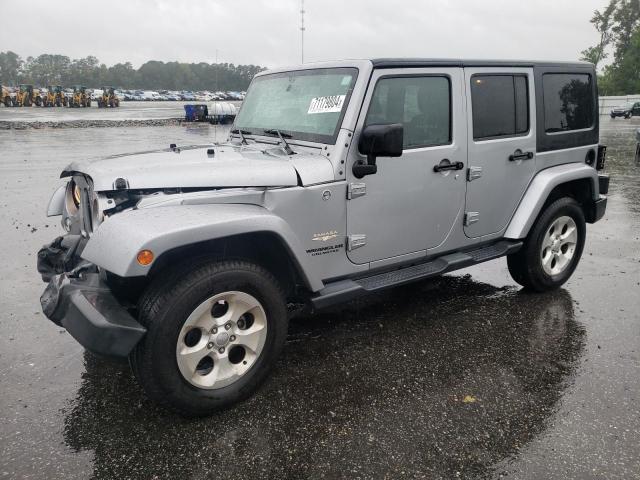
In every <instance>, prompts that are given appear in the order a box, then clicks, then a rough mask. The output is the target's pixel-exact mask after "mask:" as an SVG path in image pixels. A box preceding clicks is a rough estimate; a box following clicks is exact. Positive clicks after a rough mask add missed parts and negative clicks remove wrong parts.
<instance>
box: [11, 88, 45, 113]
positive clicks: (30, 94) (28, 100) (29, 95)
mask: <svg viewBox="0 0 640 480" xmlns="http://www.w3.org/2000/svg"><path fill="white" fill-rule="evenodd" d="M34 104H35V105H36V106H38V107H39V106H41V105H42V97H41V96H40V90H38V89H37V88H33V85H27V84H22V85H20V88H19V89H18V91H17V92H16V96H15V97H14V99H13V106H14V107H31V106H33V105H34Z"/></svg>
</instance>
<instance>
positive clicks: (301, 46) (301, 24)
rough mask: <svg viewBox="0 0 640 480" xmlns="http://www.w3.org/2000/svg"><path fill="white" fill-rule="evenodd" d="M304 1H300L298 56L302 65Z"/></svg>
mask: <svg viewBox="0 0 640 480" xmlns="http://www.w3.org/2000/svg"><path fill="white" fill-rule="evenodd" d="M304 30H305V28H304V0H300V56H301V58H302V63H304Z"/></svg>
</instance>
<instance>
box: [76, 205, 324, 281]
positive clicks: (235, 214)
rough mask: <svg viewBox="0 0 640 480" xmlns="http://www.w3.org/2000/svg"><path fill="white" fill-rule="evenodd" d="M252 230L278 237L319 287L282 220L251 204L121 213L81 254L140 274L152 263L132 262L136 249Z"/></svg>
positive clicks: (158, 250) (159, 249)
mask: <svg viewBox="0 0 640 480" xmlns="http://www.w3.org/2000/svg"><path fill="white" fill-rule="evenodd" d="M252 232H270V233H273V234H275V235H277V236H278V237H280V238H281V239H282V241H283V243H284V244H285V245H286V246H287V247H288V249H289V251H290V252H291V255H292V256H293V257H294V260H295V261H296V263H297V264H298V265H299V266H300V270H301V271H300V273H301V275H302V277H303V279H304V280H305V283H306V284H307V286H308V287H309V288H310V289H311V290H312V291H317V290H319V289H321V288H322V287H323V286H324V285H323V283H322V281H321V280H320V279H319V278H318V277H317V276H316V275H314V274H313V272H312V270H311V268H310V265H309V263H308V260H307V257H306V255H305V252H304V249H303V248H302V246H301V244H300V242H299V240H298V238H297V237H296V236H295V234H294V233H293V232H292V231H291V229H290V228H289V226H288V225H287V223H286V222H285V221H284V220H282V218H280V217H278V216H276V215H274V214H273V213H271V212H270V211H269V210H267V209H265V208H263V207H260V206H256V205H238V204H211V205H181V206H167V207H159V208H153V209H141V210H131V211H128V212H122V213H119V214H117V215H114V216H112V217H110V218H108V219H107V220H105V221H104V222H103V223H102V224H101V225H100V227H99V228H98V229H97V230H96V231H95V232H94V233H93V235H92V236H91V238H90V239H89V241H88V243H87V245H86V247H85V249H84V251H83V252H82V258H84V259H85V260H88V261H90V262H91V263H94V264H95V265H97V266H99V267H101V268H103V269H105V270H107V271H109V272H112V273H114V274H116V275H118V276H121V277H136V276H146V275H147V274H148V272H149V271H150V268H151V267H152V266H153V264H151V265H148V266H143V265H140V264H139V263H138V262H137V261H136V255H137V253H138V252H139V251H140V250H151V251H152V252H153V253H154V257H155V258H156V259H158V258H160V256H161V255H162V254H163V253H165V252H167V251H169V250H173V249H175V248H178V247H182V246H186V245H191V244H195V243H199V242H203V241H207V240H215V239H219V238H224V237H229V236H232V235H240V234H243V233H252Z"/></svg>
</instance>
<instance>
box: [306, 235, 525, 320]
mask: <svg viewBox="0 0 640 480" xmlns="http://www.w3.org/2000/svg"><path fill="white" fill-rule="evenodd" d="M520 247H522V242H521V241H512V240H500V241H499V242H497V243H494V244H491V245H488V246H485V247H482V248H478V249H476V250H470V251H468V252H456V253H450V254H447V255H443V256H442V257H438V258H435V259H433V260H430V261H428V262H425V263H420V264H418V265H410V266H408V267H404V268H400V269H397V270H392V271H389V272H384V273H378V274H373V275H370V276H368V277H362V278H358V279H353V280H351V279H347V280H338V281H336V282H332V283H329V284H327V286H326V287H325V288H323V289H322V290H320V291H319V292H318V293H317V294H316V296H314V297H312V298H311V304H312V305H313V306H314V308H316V309H322V308H326V307H330V306H332V305H335V304H337V303H342V302H346V301H349V300H353V299H355V298H357V297H359V296H361V295H364V294H365V293H369V292H376V291H378V290H384V289H385V288H391V287H397V286H398V285H404V284H406V283H410V282H414V281H416V280H424V279H426V278H431V277H435V276H438V275H441V274H443V273H447V272H451V271H453V270H458V269H461V268H465V267H469V266H471V265H475V264H478V263H482V262H486V261H487V260H493V259H494V258H498V257H503V256H505V255H509V254H511V253H514V252H516V251H517V250H519V249H520Z"/></svg>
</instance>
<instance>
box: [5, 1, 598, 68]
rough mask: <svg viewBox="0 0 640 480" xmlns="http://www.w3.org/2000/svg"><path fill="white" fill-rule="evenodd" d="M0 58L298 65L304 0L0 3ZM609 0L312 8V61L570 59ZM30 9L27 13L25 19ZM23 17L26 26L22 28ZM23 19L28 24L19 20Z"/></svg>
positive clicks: (308, 5)
mask: <svg viewBox="0 0 640 480" xmlns="http://www.w3.org/2000/svg"><path fill="white" fill-rule="evenodd" d="M1 3H2V18H4V19H12V20H8V21H3V22H2V27H1V28H0V51H6V50H13V51H15V52H16V53H18V54H20V55H21V56H22V57H23V58H26V57H27V56H29V55H38V54H41V53H60V54H64V55H67V56H69V57H71V58H79V57H84V56H87V55H95V56H97V57H98V58H99V59H100V61H101V62H103V63H106V64H107V65H112V64H114V63H118V62H125V61H130V62H131V63H133V65H134V66H135V67H138V66H139V65H140V64H142V63H144V62H145V61H147V60H162V61H171V60H178V61H184V62H201V61H204V62H209V63H211V62H214V61H215V58H216V50H217V51H218V58H219V60H220V61H221V62H229V63H236V64H249V63H251V64H257V65H263V66H268V67H274V66H283V65H289V64H295V63H299V62H300V30H299V27H300V0H198V1H195V0H108V1H102V2H97V1H96V2H94V1H86V0H64V1H63V2H57V3H56V2H51V0H29V1H28V2H26V3H25V2H23V1H17V0H2V2H1ZM607 3H608V0H528V1H525V0H425V1H420V0H403V1H402V0H395V1H389V0H383V1H376V0H306V1H305V10H306V15H305V24H306V27H307V30H306V32H305V61H319V60H335V59H341V58H370V57H382V56H396V57H398V56H401V57H467V58H525V59H542V60H574V59H577V58H578V57H579V55H580V51H581V50H583V49H584V48H586V47H587V46H590V45H593V44H594V43H595V42H596V41H597V34H596V32H595V30H594V29H593V27H592V25H591V24H590V23H589V19H590V18H591V16H592V15H593V11H594V9H596V8H597V9H602V8H603V7H604V5H606V4H607ZM25 8H26V10H25ZM25 11H26V12H28V13H27V17H26V19H25V17H24V15H25ZM17 19H23V20H17Z"/></svg>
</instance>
